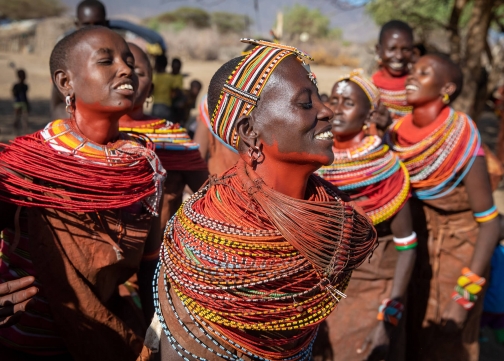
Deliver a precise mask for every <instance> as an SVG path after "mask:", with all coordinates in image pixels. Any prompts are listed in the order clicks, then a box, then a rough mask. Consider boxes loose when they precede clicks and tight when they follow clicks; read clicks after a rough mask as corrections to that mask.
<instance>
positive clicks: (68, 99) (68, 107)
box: [65, 95, 73, 115]
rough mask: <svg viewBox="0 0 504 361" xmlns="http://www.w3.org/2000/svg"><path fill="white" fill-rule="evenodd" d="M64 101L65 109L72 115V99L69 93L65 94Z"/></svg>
mask: <svg viewBox="0 0 504 361" xmlns="http://www.w3.org/2000/svg"><path fill="white" fill-rule="evenodd" d="M65 103H66V107H65V110H66V112H67V113H68V114H70V115H72V114H73V109H72V108H73V104H72V103H73V101H72V98H71V97H70V95H67V96H66V98H65Z"/></svg>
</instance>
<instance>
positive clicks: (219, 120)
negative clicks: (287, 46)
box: [211, 46, 292, 149]
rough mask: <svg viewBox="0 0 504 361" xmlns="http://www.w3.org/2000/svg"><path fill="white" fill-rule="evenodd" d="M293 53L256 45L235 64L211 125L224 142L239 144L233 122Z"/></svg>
mask: <svg viewBox="0 0 504 361" xmlns="http://www.w3.org/2000/svg"><path fill="white" fill-rule="evenodd" d="M291 54H292V53H291V52H289V51H286V50H283V49H277V48H269V47H264V46H258V47H256V48H255V49H254V50H252V52H251V53H250V54H249V55H247V56H246V57H245V59H243V61H242V62H240V64H238V66H237V67H236V69H235V70H234V72H233V73H232V74H231V76H230V77H229V79H228V81H227V83H226V84H225V85H224V87H223V89H222V91H221V95H220V99H219V103H218V104H217V107H216V108H215V111H214V113H213V116H212V120H211V126H212V130H213V131H214V133H215V134H217V135H218V136H219V137H220V138H221V139H222V140H224V141H225V142H226V143H227V144H229V145H231V146H232V147H233V148H235V149H236V148H237V147H238V141H239V139H238V138H239V137H238V134H237V132H236V129H235V123H236V121H237V120H238V118H239V117H241V116H244V115H249V114H250V113H251V112H252V110H253V109H254V107H255V106H257V101H258V100H259V96H260V94H261V92H262V90H263V89H264V86H265V85H266V81H267V80H268V78H269V76H270V75H271V73H272V71H273V70H274V69H275V68H276V66H277V65H278V64H279V63H280V62H281V61H282V60H284V59H285V58H286V57H287V56H289V55H291Z"/></svg>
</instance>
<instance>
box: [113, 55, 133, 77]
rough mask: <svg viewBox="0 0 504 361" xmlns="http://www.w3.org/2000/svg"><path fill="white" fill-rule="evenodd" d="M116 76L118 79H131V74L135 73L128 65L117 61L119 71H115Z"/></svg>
mask: <svg viewBox="0 0 504 361" xmlns="http://www.w3.org/2000/svg"><path fill="white" fill-rule="evenodd" d="M117 73H118V76H119V77H120V78H123V77H125V78H131V77H132V76H133V74H134V73H135V71H134V69H132V68H130V66H129V65H128V64H126V62H125V61H124V60H122V59H121V60H120V61H119V69H118V71H117Z"/></svg>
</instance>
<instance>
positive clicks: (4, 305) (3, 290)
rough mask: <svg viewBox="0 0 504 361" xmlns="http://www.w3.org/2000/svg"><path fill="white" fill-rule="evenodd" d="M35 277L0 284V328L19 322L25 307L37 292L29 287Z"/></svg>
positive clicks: (36, 289) (32, 287) (35, 288)
mask: <svg viewBox="0 0 504 361" xmlns="http://www.w3.org/2000/svg"><path fill="white" fill-rule="evenodd" d="M33 282H35V277H33V276H28V277H23V278H20V279H17V280H14V281H8V282H5V283H0V327H9V326H11V325H13V324H15V323H16V322H18V321H19V318H20V317H21V315H22V314H23V312H24V311H25V310H26V306H27V305H28V304H29V303H30V301H31V300H32V297H33V296H35V295H36V294H37V292H38V288H37V287H35V286H31V287H29V288H26V287H28V286H30V285H31V284H32V283H33Z"/></svg>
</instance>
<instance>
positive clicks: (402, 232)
mask: <svg viewBox="0 0 504 361" xmlns="http://www.w3.org/2000/svg"><path fill="white" fill-rule="evenodd" d="M329 107H330V108H331V109H332V111H333V112H334V118H333V127H332V132H333V134H334V148H336V149H348V148H351V147H353V146H356V145H358V144H359V143H360V142H361V141H362V140H363V139H364V137H365V136H366V135H365V133H364V130H363V126H364V125H365V124H366V123H369V122H370V120H371V117H372V115H373V113H374V111H373V110H371V103H370V101H369V99H368V98H367V96H366V94H365V93H364V91H363V90H362V89H361V88H360V87H359V86H358V85H357V84H355V83H354V82H351V81H348V82H347V86H346V87H344V88H343V90H342V91H340V92H339V93H338V83H336V84H334V86H333V89H332V92H331V97H330V105H329ZM390 228H391V231H392V234H393V235H394V236H395V237H397V238H403V237H407V236H409V235H411V234H412V233H413V225H412V221H411V210H410V204H409V202H407V203H406V204H405V205H404V206H403V207H402V208H401V210H400V211H399V212H398V213H397V214H396V215H395V216H394V217H393V218H392V219H391V223H390ZM415 258H416V250H415V249H410V250H407V251H402V252H399V257H398V259H397V265H396V271H395V275H394V283H393V285H392V291H391V293H390V296H389V298H390V299H396V300H399V301H401V302H404V295H405V294H406V289H407V286H408V282H409V280H410V277H411V273H412V271H413V266H414V264H415ZM393 329H394V328H393V326H391V325H389V324H388V323H386V322H383V321H377V324H376V327H375V329H374V330H373V331H371V333H370V334H369V335H368V336H367V337H366V339H365V340H364V342H363V345H362V347H361V348H360V349H358V350H357V353H359V354H363V358H362V359H363V360H382V359H384V358H385V357H386V355H387V352H388V348H389V343H390V334H391V333H392V331H393Z"/></svg>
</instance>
